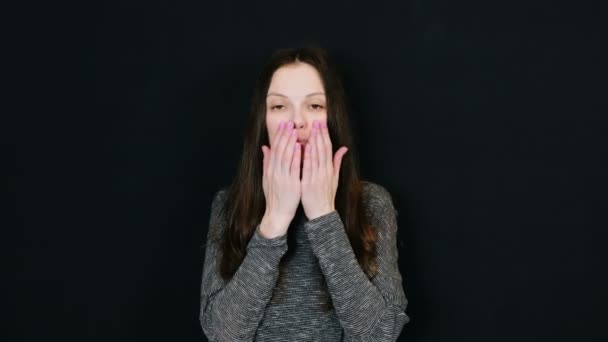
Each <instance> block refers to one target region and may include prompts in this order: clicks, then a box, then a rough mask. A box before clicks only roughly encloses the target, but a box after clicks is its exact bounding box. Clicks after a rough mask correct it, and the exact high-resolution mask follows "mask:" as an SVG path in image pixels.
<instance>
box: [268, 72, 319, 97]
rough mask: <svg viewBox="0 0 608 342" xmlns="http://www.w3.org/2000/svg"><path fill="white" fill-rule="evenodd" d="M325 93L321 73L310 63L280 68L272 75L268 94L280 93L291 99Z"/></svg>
mask: <svg viewBox="0 0 608 342" xmlns="http://www.w3.org/2000/svg"><path fill="white" fill-rule="evenodd" d="M323 92H324V89H323V82H322V81H321V77H320V75H319V72H318V71H317V69H315V67H313V66H312V65H310V64H308V63H297V64H290V65H285V66H282V67H280V68H279V69H277V70H276V71H275V72H274V74H273V75H272V80H271V81H270V86H269V87H268V94H270V93H279V94H283V95H285V96H287V97H290V98H304V97H305V96H306V95H308V94H312V93H323ZM268 94H267V95H268ZM270 97H276V96H272V95H271V96H270Z"/></svg>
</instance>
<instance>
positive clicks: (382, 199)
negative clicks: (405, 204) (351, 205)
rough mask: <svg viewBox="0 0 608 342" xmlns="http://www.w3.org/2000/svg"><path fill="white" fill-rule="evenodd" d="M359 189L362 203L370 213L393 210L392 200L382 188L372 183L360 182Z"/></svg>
mask: <svg viewBox="0 0 608 342" xmlns="http://www.w3.org/2000/svg"><path fill="white" fill-rule="evenodd" d="M361 188H362V196H363V199H364V202H365V203H366V206H367V207H368V208H369V209H371V210H372V211H373V210H377V209H387V208H388V209H393V198H392V196H391V194H390V192H389V191H388V190H387V189H386V188H385V187H384V186H382V185H380V184H378V183H374V182H372V181H361Z"/></svg>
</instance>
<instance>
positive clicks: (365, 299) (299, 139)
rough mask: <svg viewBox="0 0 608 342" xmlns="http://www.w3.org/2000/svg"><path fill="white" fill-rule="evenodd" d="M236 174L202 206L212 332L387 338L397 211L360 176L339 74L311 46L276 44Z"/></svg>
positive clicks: (393, 334) (204, 295) (248, 336)
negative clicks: (208, 212) (205, 220)
mask: <svg viewBox="0 0 608 342" xmlns="http://www.w3.org/2000/svg"><path fill="white" fill-rule="evenodd" d="M245 133H246V134H245V137H244V145H243V151H244V153H243V155H242V159H241V162H240V166H239V169H238V174H237V177H236V178H235V179H234V181H233V183H232V184H231V185H230V186H227V187H224V188H222V189H219V191H218V192H217V193H216V194H215V196H214V199H213V202H212V204H211V215H210V216H211V217H210V220H209V230H208V235H207V242H206V249H205V260H204V266H203V277H202V285H201V303H200V305H201V307H200V317H199V318H200V323H201V327H202V329H203V331H204V333H205V335H206V336H207V338H208V339H209V340H210V341H375V342H381V341H395V340H396V339H397V337H398V336H399V334H400V332H401V330H402V328H403V326H404V324H406V323H407V322H408V321H409V317H408V316H407V315H406V313H405V309H406V306H407V299H406V297H405V294H404V291H403V286H402V277H401V274H400V272H399V268H398V264H397V259H398V254H397V245H396V235H397V220H396V215H397V212H396V210H395V208H394V206H393V203H392V199H391V196H390V194H389V192H388V191H387V190H386V189H385V188H383V187H382V186H380V185H378V184H375V183H372V182H368V181H363V180H360V179H359V175H358V164H357V161H356V159H355V157H356V154H355V153H354V152H355V151H354V145H353V142H352V134H351V127H350V123H349V118H348V108H347V103H346V99H345V94H344V89H343V86H342V83H341V81H340V79H339V77H338V75H337V73H336V71H335V69H334V68H333V67H332V65H331V64H330V60H329V59H328V56H327V53H326V52H325V51H324V50H323V49H321V48H320V47H317V46H308V47H305V48H300V49H281V50H278V51H275V53H274V54H273V55H272V56H271V58H270V60H269V62H268V63H267V64H266V65H265V67H264V69H263V70H262V72H261V74H260V76H259V78H258V83H257V85H256V88H255V91H254V95H253V99H252V107H251V112H250V116H249V121H248V124H247V130H246V132H245Z"/></svg>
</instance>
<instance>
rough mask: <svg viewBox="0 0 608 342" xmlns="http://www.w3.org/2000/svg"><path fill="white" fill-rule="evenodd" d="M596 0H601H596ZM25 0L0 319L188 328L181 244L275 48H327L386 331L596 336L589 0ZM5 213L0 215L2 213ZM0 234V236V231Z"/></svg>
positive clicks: (187, 274)
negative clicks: (381, 260) (383, 211)
mask: <svg viewBox="0 0 608 342" xmlns="http://www.w3.org/2000/svg"><path fill="white" fill-rule="evenodd" d="M597 3H598V4H599V2H597ZM598 4H596V5H593V4H583V3H572V2H571V3H563V4H562V3H557V2H550V1H545V2H542V1H521V2H512V1H503V2H494V1H478V2H471V1H464V2H463V1H451V2H450V1H445V0H429V1H404V2H394V3H384V2H377V1H375V2H372V3H361V4H355V3H351V2H346V1H343V2H339V3H322V2H314V3H313V2H287V1H285V2H276V1H275V2H272V3H265V4H262V3H257V2H245V1H241V2H238V3H237V2H227V1H220V2H213V3H205V2H201V1H189V2H173V1H119V2H107V1H103V2H102V1H96V2H91V1H84V2H80V3H76V4H63V3H57V2H43V3H38V4H34V3H31V2H28V3H26V2H23V3H22V4H21V5H19V6H17V7H14V8H12V9H11V10H10V11H6V12H4V16H7V17H8V18H7V20H4V24H3V26H5V25H8V28H7V29H5V30H4V32H5V34H6V33H8V35H9V36H8V37H7V38H6V39H4V40H3V44H2V45H3V55H4V57H8V59H7V62H6V63H3V64H4V65H3V69H4V70H5V71H4V72H3V76H2V79H3V81H4V82H3V83H5V91H3V97H4V99H3V105H4V108H5V110H3V113H2V121H3V122H5V124H3V125H2V126H3V131H5V134H3V138H8V139H6V143H5V146H6V147H8V148H9V152H8V153H7V154H5V156H6V157H8V158H6V159H5V163H3V165H4V169H5V170H8V171H9V177H8V178H5V180H7V181H6V187H5V189H7V190H8V194H9V195H10V202H9V206H8V207H7V208H8V209H7V213H9V214H11V218H12V217H13V216H12V214H14V215H15V218H16V220H14V221H12V222H11V223H10V224H8V225H6V226H5V227H4V228H5V229H3V230H4V231H5V234H6V236H7V238H5V239H3V244H4V245H6V246H5V247H6V248H3V250H5V251H11V254H10V255H8V256H7V258H6V259H5V260H8V261H9V262H8V266H7V270H9V271H12V272H10V273H8V274H16V276H14V277H13V276H8V275H7V276H6V278H5V277H3V278H5V279H4V282H5V283H8V284H9V285H14V286H13V287H14V288H15V289H16V291H11V292H9V293H8V296H7V298H8V301H7V302H6V304H5V305H6V308H8V309H9V314H10V315H9V317H10V320H9V321H6V322H5V324H3V326H4V328H3V329H2V330H5V331H8V332H9V334H10V339H4V340H6V341H38V340H49V341H50V340H53V341H63V340H78V341H200V340H204V337H203V334H202V331H201V329H200V326H199V323H198V310H199V291H200V277H201V272H202V268H201V267H202V261H203V260H202V257H203V255H202V253H201V247H202V246H203V244H204V242H205V237H206V232H207V225H208V219H209V209H210V205H211V199H212V196H213V195H214V193H215V192H216V191H217V190H218V189H219V188H220V187H222V186H224V185H227V184H229V183H230V181H231V180H232V177H233V176H234V174H235V167H236V163H237V161H238V158H239V156H240V152H241V148H242V139H241V137H242V132H243V130H244V128H245V127H244V124H245V116H246V114H247V112H248V110H249V100H250V97H251V94H252V90H253V85H254V82H255V77H256V76H257V73H258V71H259V70H260V68H261V66H262V64H263V62H264V61H265V60H266V58H267V57H268V56H269V54H270V53H271V52H272V50H274V49H275V48H280V47H291V46H299V45H303V44H306V43H309V42H316V43H318V44H319V45H321V46H323V47H325V48H326V49H327V50H328V51H329V52H330V54H331V55H332V56H333V57H334V59H335V61H336V62H337V64H338V66H339V68H340V72H341V73H342V75H343V77H344V80H345V84H346V88H347V92H348V95H349V96H350V100H351V105H352V108H353V112H352V118H353V121H354V127H353V129H354V130H355V134H356V137H357V144H358V147H359V150H360V152H361V155H360V157H361V171H362V176H363V178H364V179H368V180H371V181H374V182H377V183H379V184H381V185H383V186H385V187H386V188H387V189H388V190H389V192H390V193H391V194H392V196H393V200H394V204H395V206H396V208H397V210H398V212H399V215H398V222H399V225H400V230H399V237H400V240H401V243H400V245H399V249H400V260H399V263H400V268H401V271H402V274H403V276H404V287H405V290H406V295H407V297H408V299H409V301H410V303H409V307H408V314H409V315H410V317H411V322H410V323H409V324H407V325H406V326H405V327H404V330H403V333H402V335H401V339H400V340H403V341H471V342H472V341H513V340H518V341H605V340H608V331H607V329H606V319H607V318H608V316H607V315H606V311H605V308H606V307H607V306H608V295H607V291H606V290H607V289H608V282H607V281H606V277H605V273H606V265H605V264H606V260H607V258H606V257H607V253H606V251H605V249H604V245H605V242H606V227H608V224H607V223H608V220H607V219H606V213H607V212H606V207H607V206H606V204H607V200H606V190H607V186H606V185H607V184H606V183H607V182H606V174H607V168H606V165H605V159H606V147H607V144H606V131H607V130H606V129H607V125H606V122H607V120H606V119H605V115H606V110H605V106H604V104H605V100H606V90H607V89H606V78H605V76H602V75H603V74H602V73H601V72H600V70H601V68H602V67H603V64H605V62H604V59H605V57H606V56H605V55H601V54H600V52H601V51H602V50H603V46H604V47H605V38H603V37H602V34H601V32H602V30H601V29H602V27H601V26H603V24H602V22H603V20H605V18H603V17H602V16H601V13H602V10H603V8H601V6H600V5H598ZM3 216H4V215H3ZM9 236H10V238H9ZM6 327H8V328H10V329H6Z"/></svg>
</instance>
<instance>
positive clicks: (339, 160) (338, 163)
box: [334, 146, 348, 178]
mask: <svg viewBox="0 0 608 342" xmlns="http://www.w3.org/2000/svg"><path fill="white" fill-rule="evenodd" d="M346 152H348V147H344V146H342V147H340V149H339V150H338V151H337V152H336V156H335V158H334V177H335V178H338V176H339V175H340V166H342V159H343V158H344V155H345V154H346Z"/></svg>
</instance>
